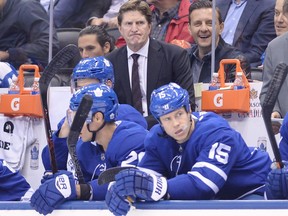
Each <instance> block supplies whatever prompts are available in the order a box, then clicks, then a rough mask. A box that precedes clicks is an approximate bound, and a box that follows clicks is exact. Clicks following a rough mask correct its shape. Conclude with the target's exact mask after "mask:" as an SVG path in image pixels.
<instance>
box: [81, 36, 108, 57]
mask: <svg viewBox="0 0 288 216" xmlns="http://www.w3.org/2000/svg"><path fill="white" fill-rule="evenodd" d="M78 49H79V52H80V55H81V57H82V58H92V57H96V56H104V55H105V54H106V53H105V50H104V48H103V47H101V45H100V44H99V42H98V40H97V36H96V35H93V34H87V35H83V36H81V37H79V38H78Z"/></svg>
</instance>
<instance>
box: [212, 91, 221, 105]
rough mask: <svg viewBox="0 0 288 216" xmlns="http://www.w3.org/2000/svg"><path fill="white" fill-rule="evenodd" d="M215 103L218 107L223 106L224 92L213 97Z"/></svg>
mask: <svg viewBox="0 0 288 216" xmlns="http://www.w3.org/2000/svg"><path fill="white" fill-rule="evenodd" d="M213 103H214V105H215V106H216V107H222V106H223V93H218V94H216V95H215V96H214V98H213Z"/></svg>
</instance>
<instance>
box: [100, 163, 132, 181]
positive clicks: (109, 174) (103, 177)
mask: <svg viewBox="0 0 288 216" xmlns="http://www.w3.org/2000/svg"><path fill="white" fill-rule="evenodd" d="M130 168H134V169H135V168H136V167H112V168H109V169H107V170H105V171H103V172H102V173H100V175H99V177H98V185H103V184H106V183H110V182H112V181H115V176H116V175H117V174H118V173H119V172H121V171H122V170H126V169H130Z"/></svg>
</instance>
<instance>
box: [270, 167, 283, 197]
mask: <svg viewBox="0 0 288 216" xmlns="http://www.w3.org/2000/svg"><path fill="white" fill-rule="evenodd" d="M266 197H267V199H288V167H287V166H286V165H285V166H284V168H282V169H272V171H271V172H270V173H269V174H268V178H267V182H266Z"/></svg>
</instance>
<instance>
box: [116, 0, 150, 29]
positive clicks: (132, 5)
mask: <svg viewBox="0 0 288 216" xmlns="http://www.w3.org/2000/svg"><path fill="white" fill-rule="evenodd" d="M129 11H139V12H140V13H141V14H142V15H144V16H145V18H146V20H147V22H148V23H149V24H151V23H152V12H151V9H150V7H149V5H148V4H147V3H146V2H145V1H141V0H130V1H127V2H126V3H124V4H123V5H122V6H121V7H120V9H119V14H118V17H117V19H118V25H119V26H120V25H121V23H122V20H123V14H124V13H126V12H129Z"/></svg>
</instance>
